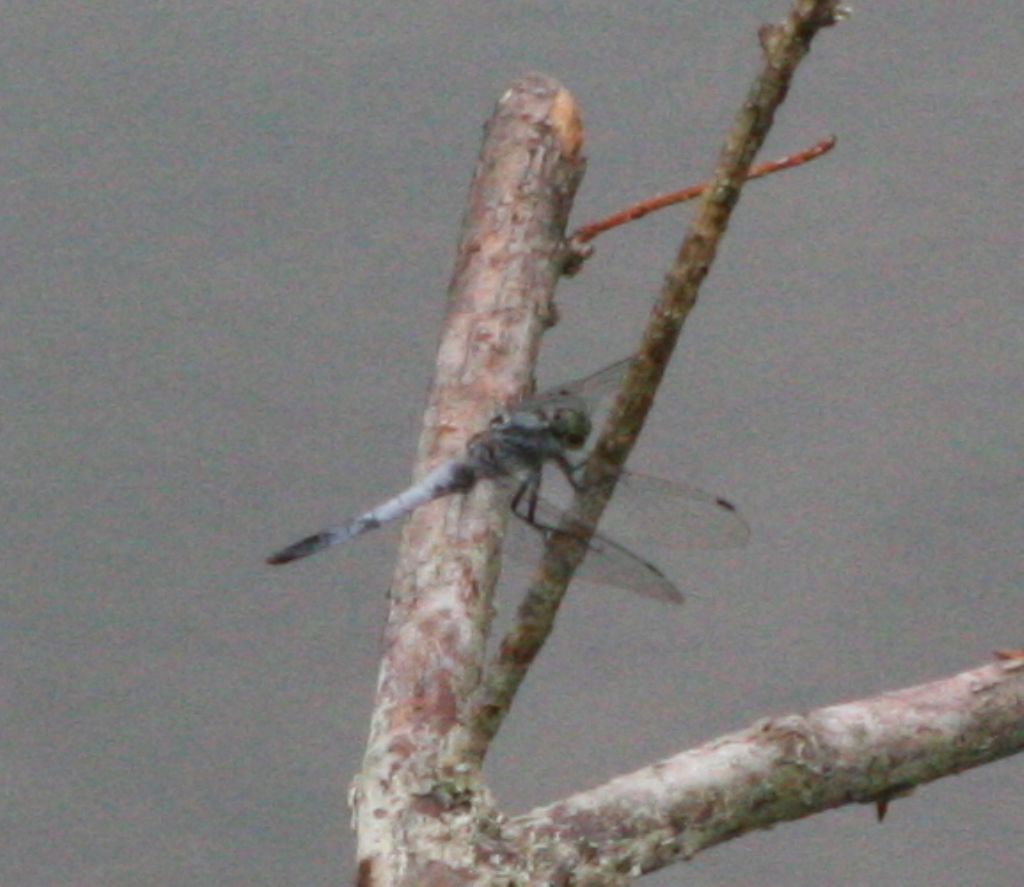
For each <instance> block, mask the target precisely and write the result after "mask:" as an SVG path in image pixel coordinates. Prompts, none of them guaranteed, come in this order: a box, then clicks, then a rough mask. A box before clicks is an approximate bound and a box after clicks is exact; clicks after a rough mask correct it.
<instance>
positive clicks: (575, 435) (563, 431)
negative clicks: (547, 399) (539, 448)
mask: <svg viewBox="0 0 1024 887" xmlns="http://www.w3.org/2000/svg"><path fill="white" fill-rule="evenodd" d="M550 427H551V431H552V433H553V434H554V435H555V436H556V437H558V439H559V440H560V441H562V443H563V444H564V446H566V447H568V448H569V449H571V450H577V449H579V448H580V447H582V446H583V444H585V443H586V442H587V438H588V437H589V436H590V427H591V426H590V418H589V417H588V416H587V414H586V413H585V412H583V411H582V410H570V409H560V410H555V412H554V415H552V416H551V423H550Z"/></svg>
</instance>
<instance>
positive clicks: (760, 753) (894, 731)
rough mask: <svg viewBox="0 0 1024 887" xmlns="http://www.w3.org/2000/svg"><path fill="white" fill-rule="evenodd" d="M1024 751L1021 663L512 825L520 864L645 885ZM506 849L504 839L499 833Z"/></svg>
mask: <svg viewBox="0 0 1024 887" xmlns="http://www.w3.org/2000/svg"><path fill="white" fill-rule="evenodd" d="M1022 750H1024V660H1022V659H1010V660H1006V661H1003V662H997V663H994V664H991V665H985V666H982V667H981V668H977V669H974V670H972V671H966V672H963V673H962V674H959V675H956V676H954V677H951V678H947V679H945V680H941V681H936V682H934V683H929V684H922V685H920V686H917V687H910V688H909V689H906V690H899V691H895V692H891V693H885V694H883V695H881V696H877V697H874V698H871V699H862V700H860V701H858V702H850V703H846V704H844V705H834V706H830V707H828V708H821V709H818V710H817V711H813V712H811V713H810V714H808V715H806V716H801V715H790V716H788V717H781V718H770V719H766V720H764V721H761V722H759V723H757V724H755V725H754V726H752V727H750V728H749V729H747V730H744V731H742V732H740V733H734V734H732V735H730V736H723V737H721V738H720V739H716V740H715V741H713V742H710V743H708V744H707V745H705V746H702V747H701V748H698V749H695V750H693V751H688V752H684V753H682V754H679V755H676V756H674V757H672V758H668V759H666V760H664V761H660V762H659V763H657V764H655V765H653V766H651V767H646V768H644V769H643V770H638V771H636V772H635V773H631V774H629V775H626V776H621V777H619V778H617V779H614V780H612V781H611V782H608V783H607V784H605V785H603V786H600V787H598V788H595V789H592V790H590V791H586V792H582V793H580V794H577V795H574V796H572V797H570V798H567V799H566V800H564V801H560V802H559V803H557V804H553V805H551V806H548V807H543V808H540V809H537V810H534V811H532V812H530V813H528V814H526V815H524V816H520V817H517V818H515V819H512V820H510V821H509V823H508V826H509V829H511V830H512V833H514V835H515V838H514V840H516V841H517V842H518V843H519V844H520V846H521V847H523V848H524V851H523V852H524V853H530V852H531V851H530V849H529V848H536V847H542V848H544V853H545V857H546V858H545V863H544V865H545V866H547V867H549V868H553V869H559V870H568V871H572V872H573V875H574V877H575V878H577V879H578V880H580V881H583V880H585V879H586V876H587V874H588V873H591V872H592V873H595V874H597V873H601V872H605V873H607V872H615V871H620V872H621V871H628V872H631V873H632V874H637V875H639V874H642V873H645V872H650V871H653V870H655V869H658V868H662V867H664V866H666V865H668V864H670V863H672V862H675V861H678V860H679V859H689V858H691V857H692V856H694V855H695V854H696V853H698V852H699V851H701V850H705V849H707V848H708V847H712V846H714V845H715V844H719V843H722V842H723V841H727V840H730V839H732V838H735V837H737V836H739V835H742V834H745V833H746V832H749V831H752V830H754V829H761V828H767V827H770V826H772V825H773V824H775V823H778V822H784V821H787V820H794V819H800V818H802V817H805V816H810V815H811V814H814V813H820V812H822V811H824V810H829V809H832V808H834V807H839V806H843V805H846V804H858V803H860V804H863V803H872V802H880V801H882V802H885V801H888V800H889V799H891V798H893V797H896V796H900V795H903V794H906V793H908V792H909V791H910V790H911V789H912V788H913V787H915V786H918V785H923V784H924V783H927V782H932V781H933V780H936V779H940V778H942V777H943V776H951V775H953V774H956V773H960V772H961V771H963V770H967V769H969V768H972V767H977V766H980V765H982V764H987V763H991V762H992V761H996V760H998V759H1000V758H1003V757H1007V756H1008V755H1011V754H1015V753H1018V752H1020V751H1022ZM506 836H509V837H510V836H511V834H510V832H506Z"/></svg>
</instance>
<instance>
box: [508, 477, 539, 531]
mask: <svg viewBox="0 0 1024 887" xmlns="http://www.w3.org/2000/svg"><path fill="white" fill-rule="evenodd" d="M539 490H540V475H539V474H533V475H531V476H530V477H528V478H527V479H526V480H524V481H523V482H522V483H521V484H520V485H519V489H518V490H516V494H515V495H514V496H513V497H512V513H513V514H515V515H517V516H518V517H520V518H522V519H523V520H525V521H526V522H527V523H530V524H533V523H535V522H536V521H535V518H536V515H537V500H538V498H539ZM524 498H525V499H526V513H525V514H524V513H523V512H521V511H520V510H519V506H520V504H522V502H523V499H524Z"/></svg>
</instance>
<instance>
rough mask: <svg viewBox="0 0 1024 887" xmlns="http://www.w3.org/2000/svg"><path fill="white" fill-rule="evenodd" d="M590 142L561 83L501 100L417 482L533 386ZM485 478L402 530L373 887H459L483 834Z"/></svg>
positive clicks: (372, 774) (475, 196)
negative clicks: (470, 832) (473, 832)
mask: <svg viewBox="0 0 1024 887" xmlns="http://www.w3.org/2000/svg"><path fill="white" fill-rule="evenodd" d="M582 141H583V131H582V126H581V123H580V120H579V116H578V113H577V110H576V105H575V102H574V100H573V98H572V96H571V95H570V94H569V93H568V92H567V91H566V90H565V89H564V88H563V87H562V86H561V85H560V84H558V83H557V82H556V81H554V80H551V79H549V78H546V77H543V76H540V75H529V76H527V77H525V78H523V79H522V80H520V81H518V82H517V83H516V84H514V85H513V86H512V88H511V89H509V90H508V92H507V93H505V95H504V96H503V97H502V98H501V100H500V101H499V102H498V106H497V108H496V110H495V113H494V116H493V117H492V119H491V121H490V123H489V124H488V127H487V131H486V134H485V139H484V144H483V148H482V150H481V156H480V161H479V164H478V166H477V170H476V174H475V176H474V179H473V184H472V186H471V191H470V196H469V203H468V208H467V211H466V216H465V219H464V222H463V235H462V240H461V243H460V245H459V252H458V257H457V261H456V266H455V272H454V275H453V278H452V282H451V286H450V290H449V296H448V315H447V318H446V322H445V327H444V332H443V337H442V341H441V345H440V350H439V354H438V361H437V363H438V367H437V377H436V381H435V384H434V388H433V391H432V393H431V395H430V400H429V403H428V406H427V410H426V417H425V428H424V431H423V435H422V438H421V441H420V447H419V460H418V466H417V474H418V475H422V474H423V473H424V472H425V471H427V470H429V469H430V468H432V467H434V466H435V465H437V464H438V463H439V462H441V461H442V460H444V459H448V458H451V457H453V456H456V455H457V454H458V453H460V452H461V450H462V448H463V447H464V445H465V443H466V440H467V438H468V437H469V436H470V435H471V434H473V433H474V432H476V431H479V430H480V429H481V428H482V427H483V426H484V425H485V424H486V421H487V419H488V418H489V417H490V416H491V414H492V413H493V412H494V410H495V408H496V407H497V406H498V405H499V404H503V403H506V402H508V401H509V400H510V399H512V398H513V397H515V396H517V395H520V394H522V392H523V391H524V390H525V389H526V388H527V387H528V385H529V382H530V379H531V368H532V366H533V362H534V359H535V357H536V353H537V349H538V347H539V342H540V336H541V333H542V332H543V330H544V328H545V327H546V326H548V325H550V323H551V318H552V316H553V307H552V299H553V294H554V287H555V283H556V281H557V279H558V276H559V268H560V267H561V252H562V243H563V239H564V236H565V224H566V219H567V216H568V212H569V208H570V206H571V202H572V198H573V196H574V193H575V190H576V187H577V185H578V183H579V180H580V178H581V176H582V173H583V166H584V164H583V159H582V154H581V149H582ZM479 487H480V488H479V489H477V490H475V491H474V492H473V493H471V494H470V495H468V496H452V497H449V498H448V499H446V500H441V501H438V502H435V503H433V504H431V505H428V506H424V507H422V508H420V509H418V511H417V512H416V514H415V515H414V516H413V517H412V519H411V520H410V521H409V524H408V526H407V527H406V531H405V534H404V537H403V543H402V550H401V553H400V562H399V565H398V568H397V571H396V574H395V579H394V585H393V587H392V592H391V598H392V606H391V611H390V614H389V619H388V624H387V628H386V631H385V636H384V652H383V662H382V666H381V671H380V677H379V684H378V690H377V701H376V707H375V710H374V714H373V720H372V724H371V730H370V738H369V742H368V745H367V750H366V757H365V761H364V766H363V770H362V773H361V775H360V777H359V778H358V780H357V782H356V785H355V787H354V791H353V803H354V805H355V810H356V819H357V824H358V833H359V860H360V863H359V865H360V868H359V872H360V881H361V883H364V884H373V885H386V884H387V885H394V884H409V885H412V884H416V885H424V884H434V883H436V884H441V883H458V882H459V877H460V876H459V875H458V872H459V870H460V869H461V870H462V872H463V876H465V872H466V871H467V870H466V868H465V866H466V865H467V864H468V860H469V859H470V854H471V849H470V846H469V843H470V842H469V841H468V840H466V836H465V834H463V835H462V836H461V838H462V839H461V840H460V836H459V822H460V821H462V822H463V823H464V824H465V825H466V827H467V829H470V828H471V827H472V826H475V819H474V818H473V817H474V816H475V814H477V813H479V812H480V811H481V810H483V809H486V807H487V799H486V797H485V796H484V793H483V792H482V790H481V789H480V788H479V784H478V780H477V774H476V773H475V772H470V771H469V770H467V769H466V768H464V767H460V766H458V761H456V760H452V759H450V757H449V756H448V755H447V750H448V749H450V748H451V747H452V746H453V745H457V744H458V743H457V741H456V734H457V733H458V731H459V729H460V727H459V725H460V723H461V722H463V721H464V719H465V717H464V711H463V709H464V707H465V705H466V703H467V700H468V699H469V697H470V693H471V692H472V690H473V689H474V688H475V687H476V684H477V682H478V680H479V673H480V664H481V660H482V657H483V653H484V644H485V641H486V632H487V626H488V625H489V622H490V616H491V593H492V589H493V585H494V580H495V572H496V566H495V565H496V562H497V558H496V549H497V545H498V539H499V536H500V531H501V528H502V521H503V519H504V516H503V515H502V514H501V512H500V511H499V510H498V509H496V508H495V507H494V506H495V504H496V498H497V497H498V495H499V494H498V493H497V492H496V491H495V490H494V489H493V487H492V485H491V484H480V485H479ZM444 836H446V837H447V838H448V840H442V839H441V838H442V837H444ZM445 848H447V850H446V849H445Z"/></svg>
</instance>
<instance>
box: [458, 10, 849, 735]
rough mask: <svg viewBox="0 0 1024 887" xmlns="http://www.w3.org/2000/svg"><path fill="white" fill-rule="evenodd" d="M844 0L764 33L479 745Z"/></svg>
mask: <svg viewBox="0 0 1024 887" xmlns="http://www.w3.org/2000/svg"><path fill="white" fill-rule="evenodd" d="M839 15H840V13H839V4H838V3H837V2H836V0H797V2H796V3H795V4H794V7H793V10H792V11H791V12H790V14H789V16H788V17H787V18H786V20H785V21H784V22H783V23H782V24H781V25H775V26H765V27H764V28H762V30H761V43H762V48H763V49H764V56H765V64H764V67H763V69H762V71H761V73H760V74H759V75H758V77H757V79H756V80H755V82H754V85H753V86H752V88H751V90H750V93H749V95H748V97H747V100H746V101H745V102H744V104H743V107H742V109H741V110H740V112H739V114H738V115H737V117H736V121H735V124H734V126H733V129H732V131H731V132H730V133H729V135H728V137H727V138H726V142H725V145H724V147H723V148H722V152H721V156H720V158H719V161H718V165H717V167H716V169H715V175H714V179H713V182H712V184H711V187H710V188H709V189H708V190H707V191H706V192H705V193H704V195H703V197H702V198H701V201H700V203H699V204H698V207H697V211H696V216H695V218H694V220H693V222H692V223H691V225H690V228H689V230H688V232H687V234H686V237H685V238H684V239H683V242H682V245H681V246H680V248H679V252H678V255H677V257H676V260H675V262H674V264H673V265H672V268H671V270H670V271H669V273H668V274H667V275H666V278H665V284H664V286H663V287H662V291H661V295H660V296H659V298H658V301H657V302H656V303H655V305H654V308H653V310H652V312H651V316H650V319H649V321H648V325H647V329H646V331H645V333H644V337H643V341H642V343H641V346H640V349H639V352H638V360H637V361H636V363H635V364H634V366H633V368H632V369H631V370H630V372H629V374H628V376H627V378H626V382H625V386H624V388H623V391H622V392H621V393H620V395H619V397H618V398H617V399H616V401H615V404H614V406H613V407H612V410H611V413H610V414H609V416H608V419H607V421H606V423H605V427H604V429H603V431H602V433H601V435H600V437H599V438H598V441H597V444H596V446H595V448H594V452H593V456H592V458H591V459H590V460H589V461H588V464H587V470H586V473H585V475H584V478H583V486H584V487H585V488H587V490H588V492H587V493H586V494H584V495H582V496H579V497H577V499H576V502H575V506H574V508H573V509H571V510H570V515H569V518H568V520H567V522H566V524H565V525H564V527H563V529H564V530H566V532H564V533H559V534H556V535H555V536H554V538H553V540H552V542H551V543H550V544H549V546H548V550H547V554H546V556H545V558H544V560H543V562H542V564H541V566H540V569H539V571H538V578H537V579H536V581H535V582H534V584H533V585H532V587H531V588H530V590H529V592H528V593H527V596H526V598H525V600H524V601H523V604H522V606H521V607H520V609H519V613H518V619H517V622H516V624H515V625H514V626H513V628H512V629H511V630H510V631H509V633H508V634H507V635H506V636H505V638H504V639H503V641H502V644H501V647H500V649H499V651H498V654H497V656H496V658H495V660H494V661H493V662H492V663H491V664H490V666H489V668H488V671H487V673H486V675H485V679H484V686H483V687H482V690H481V693H480V694H479V695H480V699H479V702H478V703H477V705H476V707H475V709H474V713H473V717H474V725H473V729H474V734H473V735H474V737H475V739H476V742H475V746H476V748H477V749H478V750H480V751H482V750H483V749H485V748H486V746H487V745H488V743H489V741H490V738H491V737H492V736H494V734H495V733H496V732H497V731H498V729H499V727H500V725H501V722H502V721H503V719H504V717H505V714H506V713H507V712H508V710H509V708H510V707H511V704H512V700H513V698H514V697H515V694H516V692H517V690H518V688H519V685H520V684H521V683H522V680H523V678H524V677H525V675H526V672H527V670H528V669H529V667H530V665H531V663H532V662H533V660H534V659H535V658H536V656H537V654H538V653H539V652H540V650H541V648H542V647H543V645H544V642H545V641H546V640H547V637H548V635H549V634H550V633H551V629H552V626H553V625H554V619H555V615H556V614H557V612H558V608H559V606H560V605H561V601H562V597H563V596H564V594H565V589H566V587H567V585H568V582H569V579H570V578H571V577H572V573H573V571H574V570H575V569H576V567H577V566H578V565H579V563H580V561H582V560H583V557H584V555H585V554H586V545H585V543H584V542H583V541H579V540H580V536H581V534H580V532H579V529H578V523H577V521H578V520H579V519H580V518H582V521H583V523H584V524H585V525H587V526H596V525H597V523H598V521H599V520H600V516H601V513H602V512H603V511H604V508H605V505H606V504H607V502H608V500H609V498H610V497H611V494H612V492H613V490H614V477H615V475H616V473H617V472H618V471H619V469H620V468H621V466H622V465H624V464H625V462H626V459H627V458H628V457H629V454H630V452H631V451H632V449H633V446H634V444H635V443H636V440H637V437H638V436H639V434H640V431H641V429H642V428H643V424H644V421H645V420H646V418H647V414H648V412H649V411H650V408H651V406H652V404H653V401H654V394H655V391H656V390H657V387H658V385H659V383H660V382H661V378H662V375H663V374H664V372H665V367H666V366H667V364H668V360H669V358H670V357H671V355H672V351H673V349H674V348H675V344H676V341H677V340H678V338H679V334H680V332H681V330H682V326H683V323H684V322H685V321H686V318H687V317H688V316H689V313H690V310H691V309H692V308H693V306H694V304H695V303H696V301H697V291H698V289H699V288H700V285H701V283H702V282H703V280H704V278H705V277H706V276H707V273H708V269H709V268H710V267H711V263H712V261H713V260H714V258H715V254H716V252H717V251H718V243H719V241H720V240H721V238H722V236H723V235H724V234H725V229H726V227H727V225H728V223H729V219H730V217H731V215H732V211H733V208H734V207H735V206H736V203H737V202H738V200H739V196H740V191H741V189H742V187H743V184H744V182H745V181H746V179H747V174H748V172H749V170H750V165H751V163H752V162H753V159H754V155H755V154H756V153H757V151H758V149H759V148H760V147H761V145H762V144H763V143H764V140H765V138H766V137H767V135H768V130H769V128H770V127H771V124H772V120H773V119H774V117H775V111H776V110H777V109H778V107H779V106H780V105H781V104H782V101H783V100H784V99H785V97H786V93H787V91H788V90H789V84H790V82H791V80H792V78H793V74H794V73H795V71H796V67H797V65H798V64H799V63H800V61H801V59H803V57H804V56H805V55H806V54H807V52H808V51H809V49H810V42H811V39H812V38H813V37H814V35H815V34H816V33H817V32H818V30H819V29H820V28H822V27H825V26H827V25H831V24H834V23H835V21H836V20H837V18H838V17H839Z"/></svg>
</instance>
